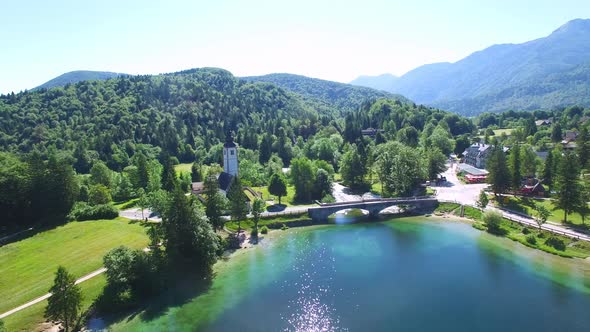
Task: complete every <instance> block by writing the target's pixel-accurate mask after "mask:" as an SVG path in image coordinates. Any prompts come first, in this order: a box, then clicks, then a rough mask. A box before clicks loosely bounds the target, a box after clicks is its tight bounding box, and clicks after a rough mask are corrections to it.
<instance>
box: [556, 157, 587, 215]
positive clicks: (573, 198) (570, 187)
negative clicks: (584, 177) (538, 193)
mask: <svg viewBox="0 0 590 332" xmlns="http://www.w3.org/2000/svg"><path fill="white" fill-rule="evenodd" d="M555 182H556V183H555V184H556V186H555V187H556V190H557V193H558V196H557V200H555V203H554V205H555V207H556V208H558V209H562V210H563V212H564V222H566V223H567V216H568V215H569V214H571V213H572V212H575V211H577V209H579V208H580V206H581V204H585V202H582V200H581V197H582V186H581V184H580V166H579V162H578V158H577V157H576V155H575V154H573V153H571V152H566V153H565V154H564V156H563V157H562V158H561V161H560V162H559V167H558V172H557V174H556V179H555Z"/></svg>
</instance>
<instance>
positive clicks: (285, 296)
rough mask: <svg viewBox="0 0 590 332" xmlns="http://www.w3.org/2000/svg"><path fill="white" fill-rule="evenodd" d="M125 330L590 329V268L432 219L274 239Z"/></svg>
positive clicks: (130, 321) (280, 234)
mask: <svg viewBox="0 0 590 332" xmlns="http://www.w3.org/2000/svg"><path fill="white" fill-rule="evenodd" d="M215 270H216V276H215V278H214V280H213V282H212V284H211V286H210V287H209V288H208V290H207V291H205V292H202V293H199V294H198V295H195V297H193V298H189V299H188V300H187V301H185V302H184V303H183V304H180V305H176V306H173V307H168V308H166V309H165V310H162V311H161V312H158V313H157V314H153V313H152V314H150V315H146V314H138V315H134V316H132V317H129V318H127V319H125V320H123V321H121V322H119V323H117V324H114V325H112V326H111V328H112V329H113V330H121V331H166V330H168V331H590V263H589V262H588V261H583V260H573V259H564V258H560V257H557V256H553V255H550V254H546V253H543V252H540V251H537V250H532V249H529V248H526V247H524V246H522V245H520V244H518V243H516V242H513V241H510V240H507V239H502V238H497V237H494V236H491V235H489V234H486V233H483V232H480V231H477V230H475V229H473V228H472V227H471V226H470V225H469V224H464V223H459V222H450V221H435V220H429V219H428V218H411V219H394V220H390V221H383V222H370V223H360V224H347V225H328V226H317V227H307V228H298V229H291V230H287V231H277V232H275V234H274V235H271V236H270V239H268V238H267V239H264V240H262V242H261V243H260V244H259V245H258V246H257V247H256V248H252V249H247V250H243V252H241V253H239V254H237V255H235V256H234V257H232V258H231V259H229V260H228V261H226V262H221V263H219V264H218V265H217V266H216V268H215Z"/></svg>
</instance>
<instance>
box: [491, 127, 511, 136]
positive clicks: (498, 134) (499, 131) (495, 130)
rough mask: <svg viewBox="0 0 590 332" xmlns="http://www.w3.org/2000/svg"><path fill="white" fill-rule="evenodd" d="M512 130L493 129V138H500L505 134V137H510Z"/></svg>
mask: <svg viewBox="0 0 590 332" xmlns="http://www.w3.org/2000/svg"><path fill="white" fill-rule="evenodd" d="M513 130H514V129H512V128H506V129H494V136H501V135H502V134H506V135H507V136H510V135H512V131H513Z"/></svg>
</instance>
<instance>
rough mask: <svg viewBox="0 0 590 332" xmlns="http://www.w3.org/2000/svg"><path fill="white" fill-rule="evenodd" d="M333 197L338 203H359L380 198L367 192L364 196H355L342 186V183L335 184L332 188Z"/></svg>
mask: <svg viewBox="0 0 590 332" xmlns="http://www.w3.org/2000/svg"><path fill="white" fill-rule="evenodd" d="M332 196H334V199H335V200H336V202H358V201H362V200H363V199H372V198H379V196H377V195H375V194H373V193H371V192H366V193H364V194H362V195H357V194H353V193H352V192H351V190H350V189H349V188H348V187H345V186H343V185H341V184H340V183H334V186H333V187H332Z"/></svg>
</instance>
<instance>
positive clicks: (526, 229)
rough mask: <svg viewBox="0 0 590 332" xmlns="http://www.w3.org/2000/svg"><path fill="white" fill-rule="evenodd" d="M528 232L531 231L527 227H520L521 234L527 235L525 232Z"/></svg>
mask: <svg viewBox="0 0 590 332" xmlns="http://www.w3.org/2000/svg"><path fill="white" fill-rule="evenodd" d="M530 232H531V231H529V229H528V228H526V227H524V228H523V229H522V234H524V235H527V234H529V233H530Z"/></svg>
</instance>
